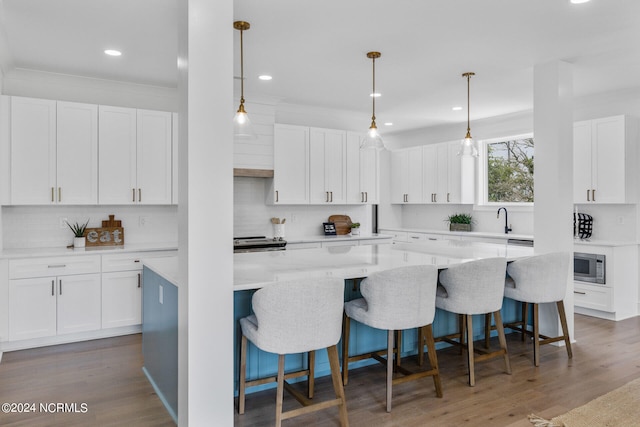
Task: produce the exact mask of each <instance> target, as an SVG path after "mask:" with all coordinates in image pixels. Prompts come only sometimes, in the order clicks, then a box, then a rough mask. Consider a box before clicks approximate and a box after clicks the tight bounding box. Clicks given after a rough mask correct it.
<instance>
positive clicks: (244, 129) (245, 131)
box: [233, 21, 257, 139]
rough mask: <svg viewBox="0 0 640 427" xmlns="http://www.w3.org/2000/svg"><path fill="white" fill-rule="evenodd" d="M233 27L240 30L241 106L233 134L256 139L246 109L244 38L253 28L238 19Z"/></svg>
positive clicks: (238, 137)
mask: <svg viewBox="0 0 640 427" xmlns="http://www.w3.org/2000/svg"><path fill="white" fill-rule="evenodd" d="M233 28H235V29H236V30H239V31H240V106H239V107H238V111H237V112H236V115H235V117H234V118H233V136H234V138H235V139H256V138H257V135H256V133H255V132H254V131H253V126H251V121H250V120H249V116H248V115H247V112H246V111H245V109H244V45H243V40H242V34H243V31H245V30H248V29H249V28H251V25H250V24H249V23H248V22H245V21H236V22H234V23H233Z"/></svg>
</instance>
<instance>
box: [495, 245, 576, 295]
mask: <svg viewBox="0 0 640 427" xmlns="http://www.w3.org/2000/svg"><path fill="white" fill-rule="evenodd" d="M569 258H570V255H569V253H568V252H554V253H548V254H543V255H535V256H532V257H528V258H522V259H519V260H516V261H513V262H512V263H510V264H509V265H508V266H507V273H508V274H509V277H511V278H512V279H513V282H514V285H513V287H511V286H505V289H504V296H505V297H507V298H511V299H514V300H516V301H522V302H529V303H535V304H543V303H550V302H557V301H562V300H563V299H564V297H565V294H566V292H567V282H568V280H569Z"/></svg>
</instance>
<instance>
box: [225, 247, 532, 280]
mask: <svg viewBox="0 0 640 427" xmlns="http://www.w3.org/2000/svg"><path fill="white" fill-rule="evenodd" d="M530 255H533V248H531V247H522V246H510V245H506V244H496V243H483V242H468V241H461V240H438V241H434V242H425V243H396V244H394V245H389V244H373V245H366V246H338V247H328V248H319V249H304V250H296V251H286V250H285V251H272V252H250V253H243V254H235V255H234V290H236V291H240V290H247V289H257V288H260V287H263V286H265V285H268V284H270V283H273V282H278V281H283V280H297V279H299V280H307V279H309V278H317V277H339V278H342V279H353V278H359V277H366V276H367V275H369V274H370V273H372V272H375V271H382V270H388V269H392V268H396V267H403V266H409V265H425V264H426V265H434V266H436V267H438V268H446V267H448V266H450V265H452V264H458V263H461V262H466V261H471V260H475V259H482V258H490V257H506V258H507V259H508V260H513V259H516V258H520V257H525V256H530Z"/></svg>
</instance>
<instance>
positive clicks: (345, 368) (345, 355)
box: [342, 313, 351, 385]
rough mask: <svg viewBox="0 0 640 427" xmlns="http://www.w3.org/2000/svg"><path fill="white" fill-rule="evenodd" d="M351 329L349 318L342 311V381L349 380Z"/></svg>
mask: <svg viewBox="0 0 640 427" xmlns="http://www.w3.org/2000/svg"><path fill="white" fill-rule="evenodd" d="M350 329H351V319H350V318H349V316H347V313H344V317H343V322H342V383H343V384H344V385H347V383H348V382H349V331H350Z"/></svg>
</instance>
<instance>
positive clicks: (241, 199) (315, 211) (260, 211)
mask: <svg viewBox="0 0 640 427" xmlns="http://www.w3.org/2000/svg"><path fill="white" fill-rule="evenodd" d="M269 181H270V180H269V179H265V178H248V177H236V178H234V183H233V191H234V203H233V204H234V212H233V235H234V236H235V237H247V236H267V237H272V236H273V227H272V225H271V221H270V220H271V218H273V217H277V218H281V219H283V218H286V220H287V222H286V223H285V239H287V240H295V239H296V238H302V237H306V236H321V235H324V230H323V228H322V223H323V222H326V221H327V220H328V218H329V216H331V215H349V217H350V218H351V220H352V221H353V222H359V223H360V224H361V229H362V234H365V233H368V232H370V231H371V208H370V207H369V206H362V205H351V206H350V205H331V206H315V205H314V206H309V205H301V206H296V205H288V206H282V205H267V204H265V200H266V198H267V193H268V191H269Z"/></svg>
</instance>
